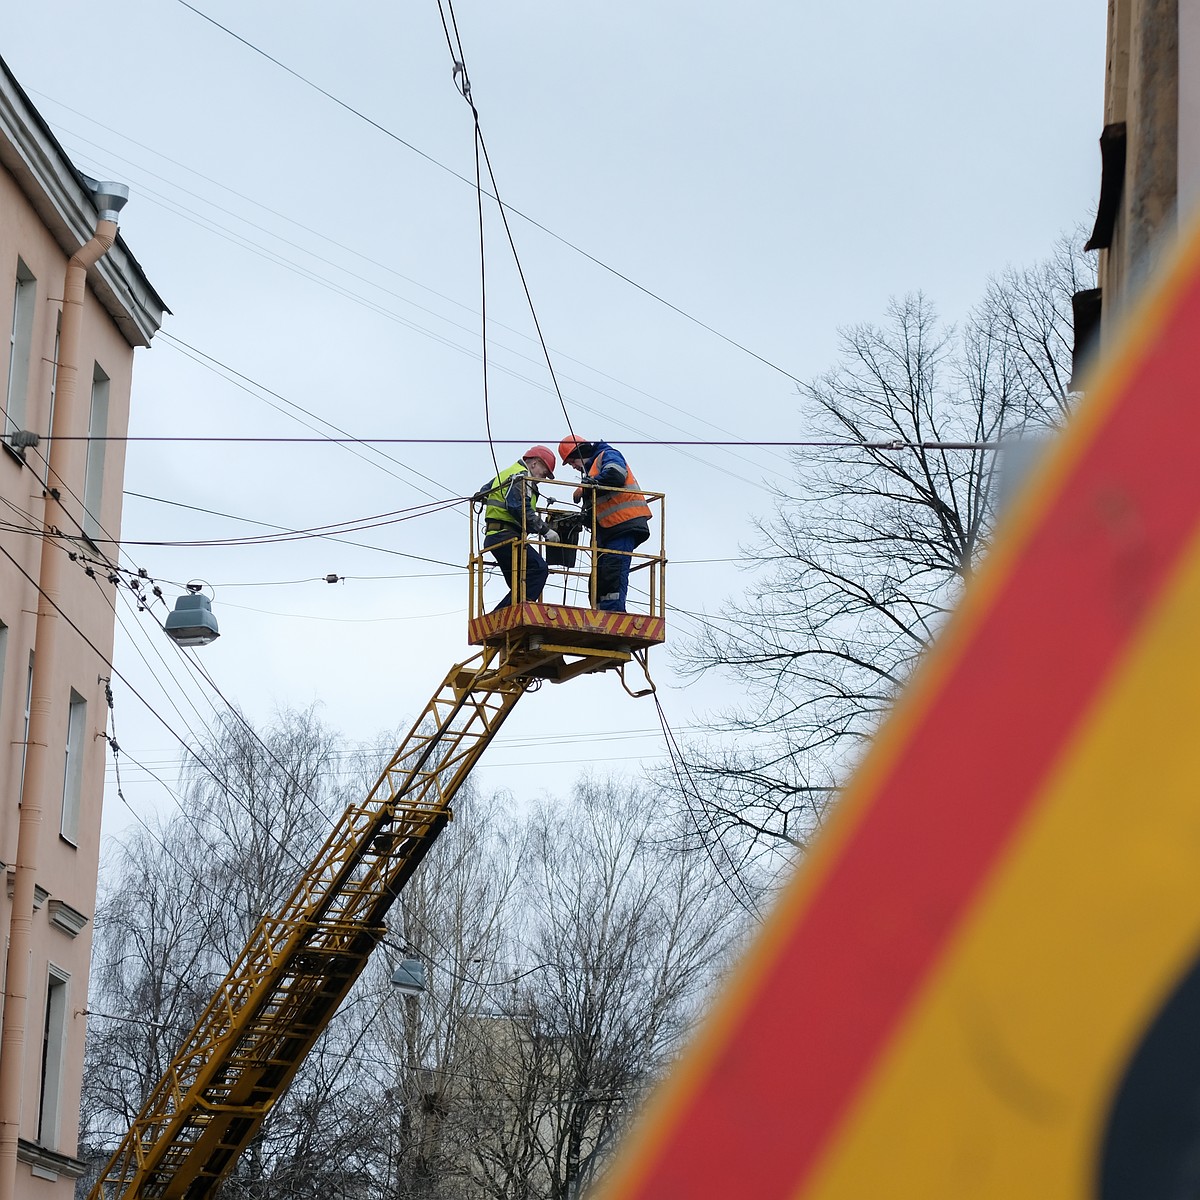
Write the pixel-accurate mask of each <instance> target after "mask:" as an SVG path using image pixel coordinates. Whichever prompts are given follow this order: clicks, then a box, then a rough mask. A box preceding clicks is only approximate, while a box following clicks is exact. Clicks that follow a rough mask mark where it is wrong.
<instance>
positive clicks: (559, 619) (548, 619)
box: [467, 602, 667, 647]
mask: <svg viewBox="0 0 1200 1200" xmlns="http://www.w3.org/2000/svg"><path fill="white" fill-rule="evenodd" d="M518 628H520V629H531V630H538V631H543V632H545V633H547V634H550V635H552V634H554V633H557V632H565V633H567V634H570V635H580V634H582V635H584V636H585V637H586V636H590V635H593V634H597V635H599V636H600V638H618V639H625V640H627V641H628V642H629V643H630V644H632V645H636V646H638V647H642V646H651V645H657V644H658V643H659V642H662V641H665V640H666V636H667V635H666V622H665V621H664V620H663V618H662V617H651V616H647V615H646V614H644V613H619V612H603V611H601V610H599V609H595V608H578V607H576V606H574V605H570V604H545V603H541V602H538V603H533V602H527V603H525V604H516V605H512V606H511V607H509V608H501V609H498V610H496V611H495V612H490V613H484V614H483V615H482V616H479V617H475V618H473V619H472V620H471V621H470V623H469V626H468V630H467V635H468V637H469V638H470V641H471V644H472V645H475V646H480V645H483V643H484V642H486V641H487V639H488V638H492V637H496V636H498V635H500V634H503V633H507V632H509V631H511V630H514V629H518Z"/></svg>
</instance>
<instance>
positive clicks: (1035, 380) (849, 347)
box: [668, 240, 1088, 871]
mask: <svg viewBox="0 0 1200 1200" xmlns="http://www.w3.org/2000/svg"><path fill="white" fill-rule="evenodd" d="M1087 274H1088V272H1087V269H1086V268H1085V267H1084V266H1083V265H1082V262H1081V259H1080V257H1079V254H1078V253H1077V252H1076V251H1075V250H1074V249H1073V248H1072V245H1071V244H1070V242H1069V241H1067V240H1064V241H1063V242H1062V243H1061V244H1060V246H1059V247H1058V248H1057V250H1056V252H1055V254H1054V256H1053V257H1052V259H1051V260H1049V261H1048V262H1047V263H1044V264H1042V265H1040V266H1038V267H1036V268H1034V269H1032V270H1025V271H1017V270H1010V271H1008V272H1006V273H1005V274H1003V275H1001V276H999V277H997V278H995V279H993V280H992V281H991V283H990V284H989V287H988V290H987V293H986V296H985V298H984V300H983V302H982V303H981V304H980V305H979V307H978V308H977V309H976V310H975V311H974V312H973V313H972V314H971V316H970V319H969V320H968V321H967V322H966V323H965V325H964V327H963V329H962V331H961V332H956V331H955V330H954V329H952V328H950V327H947V326H945V325H944V324H943V323H942V322H941V321H940V320H939V319H938V316H937V314H936V313H935V311H934V309H933V307H932V305H931V304H930V303H929V301H928V300H927V299H926V298H925V297H923V296H921V295H912V296H909V297H906V298H905V299H904V300H902V301H897V302H894V303H893V304H891V305H890V306H889V309H888V313H887V319H886V321H885V322H884V324H882V325H870V324H867V325H859V326H856V327H854V328H852V329H848V330H846V331H844V332H843V334H842V347H841V356H840V361H839V363H838V365H837V366H836V367H835V368H834V369H833V370H831V371H830V372H828V373H827V374H825V375H824V376H821V377H820V378H818V379H816V380H814V381H813V382H811V383H810V384H808V385H806V386H805V387H803V388H802V389H801V391H802V402H803V407H802V412H803V414H804V418H805V434H804V436H805V438H806V439H813V440H821V439H825V440H828V441H830V442H836V443H838V445H837V446H836V447H833V448H830V449H826V450H820V451H817V452H815V453H811V454H802V453H797V454H796V455H795V456H794V470H795V479H794V484H793V486H792V487H790V488H787V489H783V488H781V489H779V491H778V492H777V497H776V505H775V511H774V513H773V514H772V515H771V516H770V517H767V518H764V519H762V520H760V521H758V522H757V523H756V524H755V527H754V529H755V537H754V541H753V543H752V544H751V546H750V547H749V549H748V550H747V551H746V558H747V564H748V566H749V567H750V568H751V569H753V570H754V572H755V576H754V580H753V582H752V583H751V585H750V586H749V588H748V589H747V592H746V594H745V596H744V597H742V598H740V599H737V600H735V601H732V602H730V603H729V604H728V605H727V606H726V608H725V609H724V611H723V612H722V613H721V614H720V615H719V616H718V617H717V618H716V619H715V620H714V621H713V623H712V625H711V626H710V628H709V631H708V632H707V633H705V634H704V635H703V636H702V637H700V638H699V639H697V640H695V641H694V642H693V643H692V644H691V645H690V646H688V647H687V648H686V649H685V650H684V652H683V655H682V661H683V663H684V666H685V669H687V670H690V671H692V672H705V671H713V670H716V671H720V672H723V673H725V674H727V675H728V676H729V677H730V678H731V679H733V680H734V681H736V683H737V685H738V686H739V687H740V689H741V691H742V694H743V697H744V699H743V700H742V702H741V703H740V704H738V705H737V706H736V707H733V708H731V709H730V710H729V711H727V712H726V713H724V714H723V716H722V719H721V722H720V725H719V729H720V731H722V732H724V733H726V734H730V735H736V736H732V737H726V738H724V739H713V740H711V741H710V742H709V743H708V744H706V745H703V746H693V747H691V748H690V752H689V759H690V761H689V772H688V775H687V778H686V781H685V782H684V783H683V784H682V786H681V785H680V783H679V781H670V782H669V783H668V786H669V787H671V788H673V790H675V791H676V792H677V793H678V792H680V791H694V792H695V793H696V795H695V796H692V797H690V803H692V804H695V803H696V801H697V798H698V799H699V801H700V802H701V804H702V806H703V811H704V816H705V821H704V823H703V825H704V827H703V829H702V834H703V836H704V837H706V838H708V839H721V840H723V842H724V844H725V852H726V853H727V854H728V855H729V856H730V858H731V860H736V861H737V862H738V863H739V865H740V866H741V867H742V868H743V869H745V870H747V871H749V870H751V868H752V867H753V866H754V865H758V866H760V867H764V868H766V869H771V868H772V866H773V865H777V864H778V863H780V862H781V861H786V860H790V858H791V857H792V855H793V854H794V853H795V852H796V850H797V849H801V848H803V846H804V845H805V843H806V840H807V838H808V837H809V836H810V834H811V832H812V831H813V829H814V828H815V827H817V826H818V825H819V824H820V822H821V819H822V815H823V813H824V811H825V808H826V805H827V803H828V801H829V799H830V797H831V796H832V795H833V794H834V793H835V791H836V789H837V787H838V786H839V785H840V784H841V782H842V780H843V779H844V777H845V775H846V773H847V771H848V769H849V768H850V766H851V765H852V764H853V763H854V762H855V761H856V758H857V756H858V754H859V751H860V749H861V747H862V745H863V743H864V742H865V741H866V739H868V738H869V737H870V736H871V735H872V734H873V733H874V731H875V729H876V728H877V727H878V724H879V721H880V718H881V717H882V715H883V714H884V713H885V712H886V711H887V709H888V708H889V707H890V705H891V704H892V702H893V700H894V699H895V696H896V694H897V692H898V690H899V689H900V688H901V686H902V685H903V684H904V682H905V681H906V680H907V679H908V677H909V675H910V674H911V672H912V669H913V667H914V665H915V663H916V662H917V660H918V659H919V658H920V656H921V654H922V653H923V651H924V650H925V648H926V646H927V645H928V644H929V642H930V641H931V639H932V638H933V637H934V636H935V635H936V633H937V631H938V630H939V629H940V627H941V625H942V623H943V621H944V620H945V617H946V614H947V613H948V612H949V611H950V609H951V608H952V607H953V606H954V604H955V603H956V602H957V600H958V597H959V594H960V591H961V589H962V585H963V583H964V581H965V580H966V578H967V577H968V576H969V575H970V574H971V572H972V570H973V569H974V567H975V565H976V563H977V562H978V560H979V558H980V556H981V555H982V554H983V553H984V552H985V551H986V548H987V544H988V538H989V536H990V533H991V529H992V524H993V520H994V517H995V509H996V487H997V459H998V454H997V450H996V448H997V446H998V445H999V444H1001V443H1004V442H1006V441H1007V440H1009V439H1012V438H1014V437H1016V436H1019V435H1025V434H1028V433H1029V432H1030V431H1035V430H1042V431H1045V430H1048V429H1051V428H1053V427H1054V426H1055V425H1056V424H1057V423H1059V422H1060V421H1061V420H1062V419H1063V418H1064V416H1065V415H1066V414H1067V413H1068V412H1069V410H1070V407H1071V403H1072V396H1071V393H1070V391H1069V387H1070V378H1071V344H1072V330H1071V295H1072V293H1073V292H1074V291H1076V290H1078V289H1079V288H1080V287H1081V286H1084V285H1085V283H1086V279H1087Z"/></svg>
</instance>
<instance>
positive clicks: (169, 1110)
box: [91, 651, 528, 1200]
mask: <svg viewBox="0 0 1200 1200" xmlns="http://www.w3.org/2000/svg"><path fill="white" fill-rule="evenodd" d="M494 654H495V652H493V651H485V652H484V653H483V654H482V655H480V656H478V657H477V658H475V659H473V660H471V662H470V663H468V664H466V665H460V666H455V667H454V668H452V669H451V671H450V673H449V674H448V675H447V676H446V679H445V681H444V682H443V683H442V686H441V687H440V688H439V689H438V691H437V693H436V694H435V695H434V697H433V699H432V700H431V701H430V702H429V705H428V706H427V707H426V709H425V711H424V712H423V713H422V714H421V716H420V718H419V719H418V720H417V722H416V724H414V725H413V727H412V729H411V731H410V732H409V734H408V736H407V737H406V738H405V739H404V741H403V743H402V744H401V746H400V748H399V749H398V750H397V751H396V753H395V755H394V756H393V758H392V760H391V762H390V763H389V764H388V766H387V769H386V770H385V771H384V772H383V774H382V775H381V776H380V777H379V781H378V782H377V783H376V784H375V786H374V787H373V788H372V789H371V791H370V794H369V795H368V796H367V798H366V799H365V800H364V801H362V803H361V804H357V805H354V806H352V807H351V808H349V809H347V810H346V812H345V813H344V814H343V815H342V817H341V819H340V820H339V821H338V823H337V825H336V826H335V827H334V829H333V831H332V832H331V833H330V835H329V838H328V839H327V840H326V842H325V845H324V846H323V847H322V849H321V851H320V852H319V853H318V854H317V856H316V858H315V859H314V861H313V863H312V865H311V866H310V867H309V868H308V870H307V871H306V873H305V875H304V877H303V878H302V879H301V881H300V883H299V884H298V885H297V887H296V889H295V891H294V892H293V893H292V895H291V896H290V898H289V899H288V901H287V902H286V904H285V905H284V906H283V909H282V911H281V912H280V913H279V914H278V915H277V916H271V917H264V918H263V919H262V921H260V922H259V924H258V928H257V929H256V930H255V931H254V934H253V935H252V936H251V938H250V942H249V944H248V945H247V946H246V948H245V950H243V951H242V954H241V957H240V958H239V959H238V960H237V962H236V963H234V965H233V967H232V968H231V970H230V972H229V974H228V975H227V976H226V977H225V981H224V982H223V983H222V984H221V986H220V987H219V988H218V989H217V992H216V994H215V995H214V996H213V998H212V1000H210V1001H209V1004H208V1007H207V1008H206V1009H205V1010H204V1013H203V1014H202V1015H201V1017H200V1019H199V1021H197V1023H196V1027H195V1029H193V1030H192V1033H191V1035H190V1036H189V1037H188V1039H187V1041H186V1042H185V1043H184V1045H183V1048H182V1049H181V1050H180V1051H179V1053H178V1054H177V1055H176V1056H175V1058H174V1060H173V1061H172V1063H171V1065H170V1067H168V1069H167V1072H166V1074H165V1075H164V1076H163V1078H162V1079H161V1080H160V1081H159V1083H158V1085H157V1087H156V1088H155V1089H154V1091H153V1092H152V1093H151V1095H150V1098H149V1099H148V1100H147V1101H146V1104H145V1106H144V1107H143V1109H142V1111H141V1113H140V1114H139V1115H138V1117H137V1119H136V1120H135V1121H134V1122H133V1126H132V1128H131V1129H130V1130H129V1132H128V1133H127V1134H126V1135H125V1138H124V1140H123V1141H122V1142H121V1145H120V1146H119V1147H118V1149H117V1152H116V1153H115V1154H114V1155H113V1157H112V1159H111V1160H110V1162H109V1164H108V1166H107V1167H106V1169H105V1171H104V1174H103V1175H102V1176H101V1178H100V1180H99V1181H98V1182H97V1184H96V1185H95V1187H94V1188H93V1189H92V1192H91V1200H119V1198H120V1200H134V1198H135V1197H137V1198H139V1200H142V1198H149V1197H152V1196H163V1197H184V1196H188V1197H200V1196H206V1195H208V1194H209V1193H210V1192H211V1190H212V1189H213V1188H214V1187H215V1186H216V1184H217V1183H218V1182H219V1181H220V1180H221V1178H222V1177H223V1176H224V1175H225V1174H226V1173H227V1172H229V1171H230V1170H231V1169H232V1168H233V1166H234V1164H235V1163H236V1161H237V1157H238V1155H239V1153H240V1152H241V1151H242V1149H243V1148H244V1147H245V1146H246V1145H247V1143H248V1142H249V1141H250V1139H251V1138H252V1137H253V1136H254V1134H255V1132H256V1131H257V1129H258V1127H259V1125H260V1124H261V1123H262V1120H263V1118H264V1117H265V1116H266V1115H267V1113H268V1112H269V1111H270V1109H271V1106H272V1105H273V1104H274V1103H275V1101H276V1100H277V1099H278V1098H279V1097H280V1096H281V1095H282V1094H283V1092H284V1091H285V1090H286V1088H287V1085H288V1084H289V1083H290V1082H291V1079H292V1076H293V1075H294V1074H295V1073H296V1071H297V1069H298V1068H299V1066H300V1064H301V1062H302V1061H303V1060H304V1056H305V1055H306V1054H307V1053H308V1051H309V1050H310V1049H311V1047H312V1045H313V1043H314V1042H315V1041H316V1040H317V1038H318V1036H319V1035H320V1034H321V1031H322V1030H323V1029H324V1028H325V1026H326V1025H327V1024H328V1022H329V1020H330V1018H331V1017H332V1016H333V1014H334V1012H335V1011H336V1010H337V1007H338V1005H339V1004H340V1003H341V1001H342V999H343V998H344V997H345V995H346V993H347V992H348V991H349V990H350V987H351V985H352V984H353V983H354V981H355V980H356V979H357V978H358V976H359V974H360V973H361V972H362V969H363V967H364V966H365V965H366V962H367V959H368V957H369V956H370V954H371V951H372V950H373V949H374V948H375V946H376V945H377V944H378V942H379V940H380V939H381V938H382V937H383V936H384V934H385V933H386V932H387V931H386V927H385V926H384V923H383V922H384V917H385V916H386V914H387V911H388V909H389V908H390V907H391V905H392V902H393V901H394V900H395V899H396V897H397V895H399V893H400V889H401V888H402V887H403V886H404V884H405V882H406V881H407V880H408V877H409V876H410V875H411V874H412V873H413V871H414V870H415V869H416V867H417V864H418V863H420V861H421V859H422V858H423V857H424V856H425V853H426V851H427V850H428V849H429V847H430V846H431V845H432V844H433V842H434V839H435V838H436V837H437V835H438V834H439V833H440V832H441V830H442V827H443V826H444V825H445V824H446V822H447V821H448V820H449V819H450V801H451V800H452V799H453V797H454V794H455V792H457V791H458V789H459V787H460V786H461V785H462V782H463V780H465V779H466V777H467V775H468V773H469V772H470V770H471V768H472V767H473V766H474V765H475V761H476V759H478V757H479V755H480V754H481V753H482V752H483V750H484V748H485V747H486V746H487V744H488V743H489V742H490V741H491V739H492V738H493V737H494V736H495V733H496V731H497V730H498V729H499V728H500V726H501V725H502V724H503V723H504V720H505V718H506V717H507V716H508V714H509V713H510V712H512V710H513V707H514V706H515V704H516V703H517V701H518V700H519V699H520V698H521V696H522V695H524V693H525V690H526V688H527V687H528V681H527V680H525V679H522V678H514V677H511V676H510V677H508V678H507V679H504V680H496V679H494V678H493V677H492V676H491V675H490V674H489V671H488V668H489V665H490V662H491V659H492V658H493V657H494ZM481 679H483V680H485V681H486V682H484V683H482V684H481V682H480V681H481Z"/></svg>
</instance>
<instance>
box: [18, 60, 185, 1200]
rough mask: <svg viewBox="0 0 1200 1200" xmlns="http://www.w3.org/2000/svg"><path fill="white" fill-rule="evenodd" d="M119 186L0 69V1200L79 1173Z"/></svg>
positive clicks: (156, 306)
mask: <svg viewBox="0 0 1200 1200" xmlns="http://www.w3.org/2000/svg"><path fill="white" fill-rule="evenodd" d="M122 190H123V189H121V188H119V187H117V188H111V187H108V186H107V185H104V184H99V185H98V184H96V183H95V181H91V180H89V179H87V178H86V177H85V176H84V175H82V174H81V173H80V172H79V171H78V170H77V169H76V168H75V167H74V166H73V165H72V163H71V162H70V161H69V159H68V158H67V156H66V154H65V153H64V151H63V149H62V147H61V146H60V145H59V143H58V142H57V140H56V139H55V138H54V135H53V134H52V133H51V131H50V129H49V127H48V126H47V124H46V123H45V121H44V119H43V118H42V117H41V116H39V114H38V112H37V111H36V109H35V108H34V107H33V105H32V104H31V102H30V100H29V97H28V96H27V95H26V94H25V93H24V92H23V91H22V89H21V87H20V86H19V84H18V83H17V81H16V80H15V79H14V77H13V76H12V73H11V72H10V71H9V69H8V67H7V65H6V64H4V63H3V61H0V330H3V331H5V333H6V334H7V336H6V337H4V338H3V340H2V343H0V405H2V409H0V421H2V429H0V860H2V862H3V865H4V868H5V870H6V871H7V876H8V888H7V897H6V898H0V914H2V915H0V920H2V922H3V928H4V931H5V935H6V941H5V946H6V954H5V957H4V967H3V969H4V972H5V975H4V1005H3V1010H2V1012H0V1020H2V1025H0V1198H2V1197H7V1196H14V1195H15V1196H17V1197H22V1198H23V1197H27V1196H28V1197H33V1196H38V1197H45V1198H46V1200H50V1198H51V1197H60V1198H61V1200H67V1198H68V1197H70V1196H71V1194H72V1191H73V1187H74V1179H75V1178H76V1177H77V1176H78V1175H79V1174H80V1173H81V1171H82V1164H81V1163H80V1162H79V1161H78V1158H77V1140H78V1126H79V1099H80V1082H81V1077H82V1071H83V1039H84V1031H85V1026H86V1012H85V1010H86V1008H87V986H88V963H89V955H90V950H91V941H92V938H91V928H92V925H91V922H92V914H93V909H94V905H95V900H96V875H97V868H98V858H99V841H100V812H101V804H102V799H103V791H104V774H105V753H106V742H105V728H106V703H105V680H106V678H107V677H108V676H109V671H110V668H109V665H108V663H109V660H110V659H111V657H112V647H113V625H114V607H113V606H114V602H115V598H114V591H115V585H114V584H113V583H112V582H111V581H110V580H109V578H108V576H109V572H108V571H107V570H106V569H105V568H104V565H103V564H105V563H106V562H109V561H114V559H115V555H116V546H115V542H116V540H117V539H118V538H119V536H120V535H119V531H120V527H121V500H122V482H123V475H124V466H125V445H124V443H123V442H122V441H119V440H118V441H112V440H101V439H102V438H105V437H108V438H111V437H113V436H116V437H120V436H121V435H123V434H124V433H125V432H126V429H127V427H128V419H129V397H130V385H131V376H132V369H133V358H134V351H135V349H136V348H138V347H145V346H148V345H149V344H150V340H151V338H152V337H153V336H154V334H155V332H156V331H157V329H158V327H159V324H160V323H161V320H162V316H163V313H164V306H163V302H162V300H161V299H159V297H158V295H157V294H156V293H155V291H154V289H153V287H151V285H150V283H149V282H148V280H147V279H146V277H145V275H144V273H143V272H142V269H141V267H140V266H139V265H138V263H137V262H136V261H135V259H134V258H133V255H132V254H131V253H130V252H129V249H128V248H127V247H126V246H125V244H124V243H123V241H122V240H121V239H120V237H119V236H118V235H117V234H116V227H115V220H116V219H117V213H118V211H119V208H120V205H121V203H122V201H123V196H122V194H121V193H122ZM52 433H53V434H54V435H55V436H54V437H52V436H51V434H52ZM89 437H90V438H92V439H94V440H89ZM51 527H52V528H53V530H54V534H53V536H50V537H47V536H44V535H43V531H44V530H45V529H47V528H51ZM72 553H74V554H75V555H76V558H75V560H74V561H72V559H71V558H70V557H69V555H70V554H72ZM85 560H90V561H85ZM89 569H90V573H89Z"/></svg>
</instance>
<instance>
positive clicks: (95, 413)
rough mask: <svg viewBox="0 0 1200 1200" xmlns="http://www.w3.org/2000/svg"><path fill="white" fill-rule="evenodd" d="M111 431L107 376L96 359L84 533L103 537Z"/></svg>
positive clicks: (86, 472) (85, 478)
mask: <svg viewBox="0 0 1200 1200" xmlns="http://www.w3.org/2000/svg"><path fill="white" fill-rule="evenodd" d="M107 435H108V376H107V375H105V373H104V372H103V371H102V370H101V369H100V364H99V363H97V364H96V366H95V369H94V370H93V372H92V410H91V415H90V416H89V417H88V444H87V468H86V470H85V472H84V476H83V508H84V513H83V533H84V536H85V537H89V538H92V539H93V540H95V539H97V538H99V537H100V534H101V531H102V528H103V527H102V526H101V524H100V501H101V500H102V499H103V498H104V448H105V446H107V445H108V443H107V442H106V441H105V440H104V439H105V437H106V436H107Z"/></svg>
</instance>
